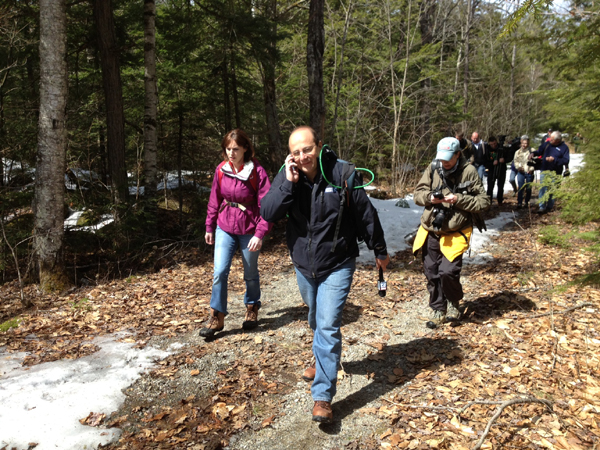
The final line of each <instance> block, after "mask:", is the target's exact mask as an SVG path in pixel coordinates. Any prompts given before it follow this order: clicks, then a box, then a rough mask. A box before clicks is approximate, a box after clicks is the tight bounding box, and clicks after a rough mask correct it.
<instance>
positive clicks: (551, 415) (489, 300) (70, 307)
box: [0, 199, 600, 450]
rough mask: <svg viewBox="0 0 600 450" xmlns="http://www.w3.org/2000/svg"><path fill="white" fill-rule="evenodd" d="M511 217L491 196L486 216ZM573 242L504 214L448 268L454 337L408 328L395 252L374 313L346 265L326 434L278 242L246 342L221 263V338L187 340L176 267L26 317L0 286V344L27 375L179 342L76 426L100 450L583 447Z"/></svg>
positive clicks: (590, 405)
mask: <svg viewBox="0 0 600 450" xmlns="http://www.w3.org/2000/svg"><path fill="white" fill-rule="evenodd" d="M513 207H514V200H513V199H509V200H508V202H506V203H505V204H504V205H503V206H502V207H501V208H498V207H497V206H495V207H494V208H493V211H494V212H496V213H497V212H498V211H510V210H512V208H513ZM586 232H587V234H586ZM277 233H279V234H281V233H282V230H281V227H279V228H278V229H277V230H276V233H275V234H276V235H277ZM590 233H592V234H593V233H597V226H596V225H588V226H585V227H580V228H579V230H578V231H577V232H575V230H574V229H573V228H572V227H571V226H569V225H567V224H565V223H563V222H561V220H560V217H559V214H558V213H551V214H548V215H544V216H537V215H535V214H529V212H528V211H525V210H520V211H518V214H517V216H516V221H515V223H513V224H511V225H509V226H508V227H506V228H505V229H504V230H503V231H502V233H501V234H500V235H499V236H498V237H496V238H494V239H493V241H494V242H493V244H492V245H491V246H490V247H489V251H490V253H491V254H492V255H493V259H491V260H489V261H487V262H485V263H483V264H473V263H467V264H465V266H464V267H463V275H462V280H463V284H464V290H465V298H464V300H463V302H462V309H463V320H462V322H461V324H460V326H458V327H450V326H449V325H444V326H442V327H440V328H438V329H436V330H429V329H427V328H426V327H425V321H426V317H427V315H428V312H429V311H428V306H427V291H426V285H425V278H424V276H423V274H422V267H421V263H420V259H416V260H415V259H414V258H413V256H412V254H411V253H410V251H405V252H402V253H399V254H396V255H395V256H394V257H393V258H392V262H393V264H392V265H391V270H390V271H389V272H388V275H387V277H388V292H387V296H386V297H385V298H381V297H379V296H378V295H377V288H376V281H377V278H376V273H375V271H374V269H373V268H372V267H369V266H362V267H359V268H358V269H357V271H356V274H355V277H354V283H353V287H352V290H351V294H350V297H349V299H348V302H347V305H346V308H345V311H344V322H343V327H342V333H343V355H342V370H341V371H340V373H339V377H338V378H339V380H338V393H337V395H336V397H335V399H334V403H333V410H334V418H335V421H334V423H333V424H330V425H318V424H316V423H314V422H312V421H311V410H312V406H313V402H312V400H311V398H310V385H309V384H308V383H306V382H305V381H303V380H302V378H301V374H302V372H303V370H304V369H305V368H306V367H308V366H309V365H310V364H311V362H312V352H311V345H312V334H311V331H310V329H309V327H308V324H307V322H306V314H307V308H306V307H305V306H304V305H303V303H302V301H301V298H300V295H299V292H298V289H297V286H296V282H295V276H294V271H293V266H292V264H291V262H290V260H289V256H288V254H287V250H286V248H285V245H284V244H283V243H282V242H283V241H282V240H281V239H271V240H270V241H269V242H267V243H266V244H265V249H264V251H263V254H262V255H261V259H260V265H261V277H262V286H263V298H262V301H263V307H262V309H261V310H260V314H259V326H258V328H256V329H255V330H252V331H249V332H246V331H243V330H242V329H241V323H242V321H243V316H244V308H243V304H242V292H243V279H242V268H241V261H240V260H239V258H236V259H235V260H234V265H233V267H232V274H231V277H230V301H229V307H230V311H229V312H230V313H229V315H228V316H227V318H226V321H225V329H224V330H223V331H222V332H220V333H218V334H217V335H216V336H215V338H214V339H212V340H204V339H203V338H200V337H199V336H198V330H199V328H200V327H201V326H202V324H203V323H204V322H205V320H206V318H207V317H208V311H209V304H208V303H209V298H210V289H211V283H212V261H210V258H209V257H208V255H204V254H199V253H197V252H196V253H194V252H187V253H182V254H181V255H179V256H178V258H179V261H178V264H177V265H175V266H173V267H171V268H167V269H163V270H161V271H160V272H158V273H154V274H149V275H132V276H130V277H128V278H126V279H121V280H114V281H110V282H106V283H104V284H99V285H98V286H94V287H87V288H78V289H77V290H75V291H72V292H71V293H69V294H68V295H66V296H63V297H54V298H48V297H41V296H39V294H37V293H36V292H35V289H34V288H33V287H30V288H28V292H27V293H28V295H29V296H32V297H34V300H35V302H36V305H37V306H36V308H35V309H33V310H28V311H20V310H19V301H18V295H16V294H15V286H12V291H11V290H10V289H11V287H10V286H6V285H5V286H4V287H2V288H1V290H0V300H1V302H0V308H2V310H1V311H0V313H1V314H0V316H1V317H4V319H2V321H4V320H6V318H10V317H15V316H17V315H18V316H19V317H20V318H21V323H20V326H19V327H16V328H11V329H10V330H9V331H7V332H5V333H0V347H2V346H6V349H7V350H8V351H27V352H29V356H28V357H27V359H26V360H25V362H24V364H27V365H35V364H38V363H40V362H44V361H52V360H57V359H64V358H77V357H80V356H83V355H86V354H90V353H92V352H94V351H95V350H96V348H95V346H94V345H93V344H91V343H90V342H91V340H92V339H93V338H94V337H96V336H98V335H102V334H108V333H114V332H117V331H128V332H130V333H133V336H132V337H133V339H135V341H136V342H137V344H138V346H146V345H152V346H155V347H159V348H163V349H166V348H169V346H170V345H171V344H173V343H181V344H183V346H182V347H181V348H180V349H179V350H178V351H177V352H176V353H173V354H172V355H171V356H169V357H167V358H165V359H164V360H161V361H159V363H158V364H157V367H156V368H155V369H153V370H151V371H150V372H147V373H145V374H144V375H142V376H141V377H140V378H139V379H138V380H137V381H136V382H135V383H134V384H133V385H131V386H130V387H129V388H127V389H126V390H125V394H126V400H125V402H124V404H123V405H122V406H121V408H120V409H119V410H118V411H115V412H112V413H111V411H104V412H98V415H96V416H90V417H88V418H87V420H86V418H82V421H83V422H82V423H87V424H89V425H93V426H99V427H118V428H120V429H122V430H123V433H122V434H121V437H120V440H119V441H118V442H115V443H113V444H110V445H109V446H108V447H104V448H110V449H146V448H161V449H168V448H190V449H196V450H212V449H218V448H225V449H227V448H228V449H232V450H233V449H240V450H241V449H298V450H304V449H305V448H314V449H379V448H383V449H388V448H401V449H402V448H409V449H426V448H439V449H472V448H479V443H478V441H479V440H480V439H481V438H482V437H484V439H483V444H482V445H481V448H486V449H490V448H533V449H536V448H557V449H596V448H599V449H600V428H599V423H600V359H599V357H600V327H599V325H598V324H599V323H600V291H599V290H598V284H599V283H600V279H599V277H598V275H597V273H598V268H599V267H598V261H597V258H596V257H595V256H594V254H593V253H591V252H589V251H587V250H586V248H585V247H587V246H589V245H590V242H589V241H588V240H586V239H585V237H586V236H589V235H590ZM596 236H597V235H596ZM550 244H553V245H550ZM594 274H596V275H594ZM31 336H35V339H32V338H31ZM130 339H131V338H130ZM171 348H172V347H171ZM101 413H102V414H101ZM104 414H105V415H104ZM486 427H487V428H486ZM488 428H489V430H488ZM488 431H489V432H488ZM484 435H485V436H484Z"/></svg>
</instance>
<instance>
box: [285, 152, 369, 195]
mask: <svg viewBox="0 0 600 450" xmlns="http://www.w3.org/2000/svg"><path fill="white" fill-rule="evenodd" d="M325 147H328V148H329V145H327V144H324V145H323V147H321V151H320V152H319V167H320V168H321V174H323V178H324V179H325V181H326V182H327V184H328V185H329V186H332V187H334V188H336V189H343V188H342V186H336V185H335V184H333V183H332V182H331V181H329V180H328V179H327V177H326V176H325V171H324V170H323V158H321V155H322V154H323V150H324V149H325ZM339 161H343V160H342V159H340V160H339ZM284 167H285V163H283V164H282V165H281V167H280V168H279V171H278V172H281V171H282V170H283V168H284ZM354 170H362V171H365V172H368V173H370V174H371V180H370V181H369V182H368V183H365V184H363V185H360V186H354V189H360V188H364V187H367V186H368V185H370V184H371V183H373V181H375V174H374V173H373V172H371V171H370V170H369V169H366V168H364V167H357V168H356V169H354Z"/></svg>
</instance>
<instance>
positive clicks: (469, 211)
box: [413, 137, 490, 328]
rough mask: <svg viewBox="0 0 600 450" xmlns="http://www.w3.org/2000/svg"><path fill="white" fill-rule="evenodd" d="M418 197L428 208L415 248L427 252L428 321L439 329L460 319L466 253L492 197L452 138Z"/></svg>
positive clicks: (421, 182) (442, 145)
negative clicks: (464, 255) (462, 275)
mask: <svg viewBox="0 0 600 450" xmlns="http://www.w3.org/2000/svg"><path fill="white" fill-rule="evenodd" d="M414 199H415V203H416V204H417V205H419V206H424V207H425V210H424V211H423V215H422V216H421V225H420V226H419V230H418V231H417V236H416V237H415V241H414V243H413V253H414V254H415V255H416V253H417V252H418V251H419V250H421V251H422V255H423V272H424V273H425V277H426V278H427V290H428V291H429V307H430V308H431V310H432V312H431V316H430V319H429V321H428V322H427V323H426V326H427V327H428V328H436V327H437V326H439V325H441V324H443V323H444V322H446V321H450V322H458V321H459V320H460V317H461V313H460V310H459V302H460V300H461V299H462V298H463V289H462V284H461V283H460V272H461V269H462V255H463V253H464V252H465V251H467V249H468V248H469V244H470V240H471V234H472V232H473V225H474V224H475V225H477V226H478V227H480V226H481V225H480V223H481V221H480V220H479V219H480V218H479V213H480V212H482V211H484V210H486V209H488V208H489V206H490V199H489V197H488V196H487V195H486V192H485V189H484V187H483V184H482V182H481V179H480V178H479V175H478V174H477V171H476V170H475V167H473V166H472V165H471V164H469V163H467V160H466V159H465V158H464V157H463V156H462V154H461V151H460V144H459V142H458V140H457V139H455V138H451V137H447V138H444V139H442V140H441V141H440V142H439V143H438V145H437V155H436V160H435V161H434V162H433V163H432V165H431V166H430V167H427V169H425V172H424V173H423V176H422V177H421V179H420V180H419V183H418V184H417V187H416V189H415V193H414Z"/></svg>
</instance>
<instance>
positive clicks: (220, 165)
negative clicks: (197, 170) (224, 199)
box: [217, 161, 227, 189]
mask: <svg viewBox="0 0 600 450" xmlns="http://www.w3.org/2000/svg"><path fill="white" fill-rule="evenodd" d="M225 164H227V161H221V164H219V165H218V166H217V177H218V180H219V189H221V180H223V171H222V170H221V168H222V167H223V166H224V165H225Z"/></svg>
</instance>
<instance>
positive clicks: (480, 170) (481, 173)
mask: <svg viewBox="0 0 600 450" xmlns="http://www.w3.org/2000/svg"><path fill="white" fill-rule="evenodd" d="M477 175H479V178H481V179H482V180H483V177H484V176H485V165H483V164H482V165H480V166H479V167H477Z"/></svg>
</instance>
